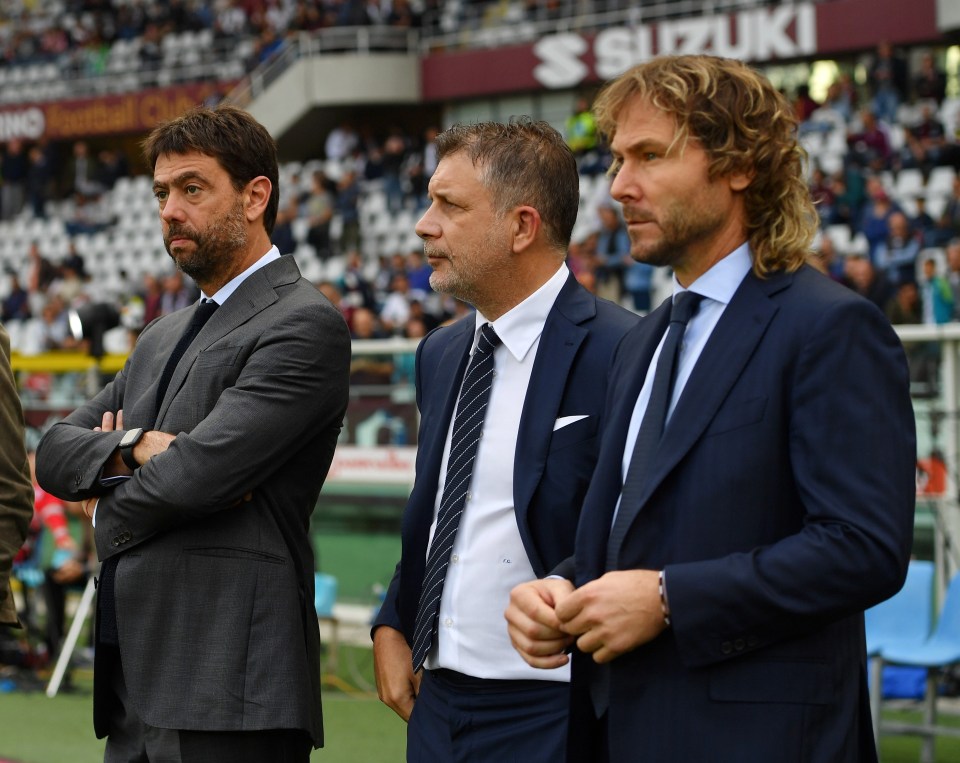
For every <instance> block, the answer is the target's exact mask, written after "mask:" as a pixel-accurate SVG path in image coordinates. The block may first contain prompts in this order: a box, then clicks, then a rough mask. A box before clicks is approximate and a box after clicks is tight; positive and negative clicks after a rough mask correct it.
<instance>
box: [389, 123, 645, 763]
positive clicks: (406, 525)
mask: <svg viewBox="0 0 960 763" xmlns="http://www.w3.org/2000/svg"><path fill="white" fill-rule="evenodd" d="M437 150H438V155H439V165H438V167H437V169H436V172H435V173H434V175H433V177H432V179H431V180H430V186H429V193H430V199H431V204H430V207H429V208H428V209H427V211H426V212H425V213H424V215H423V217H422V218H421V220H420V221H419V222H418V223H417V234H418V235H419V236H420V237H421V238H422V239H423V241H424V251H425V254H426V256H427V259H428V261H429V263H430V266H431V267H432V268H433V273H432V274H431V277H430V285H431V286H432V287H433V288H434V289H435V290H437V291H440V292H445V293H449V294H453V295H454V296H456V297H458V298H460V299H462V300H464V301H466V302H469V303H470V304H472V305H473V306H474V307H475V308H476V314H475V315H471V316H469V317H467V318H464V319H462V320H460V321H458V322H456V323H454V324H453V325H450V326H447V327H442V328H440V329H438V330H436V331H434V332H432V333H431V334H429V335H428V336H427V337H426V338H425V339H424V340H423V341H422V342H421V344H420V347H419V348H418V351H417V358H416V379H417V404H418V406H419V408H420V412H421V424H420V435H419V451H418V453H417V468H416V474H417V476H416V481H415V484H414V487H413V491H412V493H411V495H410V499H409V502H408V504H407V508H406V511H405V513H404V518H403V525H402V540H403V548H402V557H401V560H400V563H399V564H398V566H397V573H396V575H395V576H394V579H393V581H392V583H391V585H390V588H389V591H388V593H387V596H386V600H385V601H384V604H383V607H382V609H381V611H380V614H379V616H378V618H377V620H376V623H375V626H374V636H373V638H374V657H375V663H376V674H377V686H378V690H379V693H380V697H381V699H383V701H384V702H385V703H386V704H387V705H389V706H390V707H391V708H392V709H394V710H395V711H396V712H397V713H398V714H399V715H400V716H401V717H402V718H404V719H405V720H408V721H409V726H408V732H407V759H408V760H411V761H417V760H422V761H430V762H431V763H434V762H436V761H453V760H467V759H469V760H497V759H498V758H500V757H502V756H508V757H509V759H511V760H513V759H518V758H521V757H526V758H528V759H530V760H544V761H546V760H550V761H555V760H562V759H563V755H564V745H565V740H566V734H567V718H568V706H569V669H568V668H563V667H561V668H559V669H558V670H554V671H550V672H544V671H539V670H536V669H533V668H531V667H530V666H528V665H526V664H525V663H524V662H523V660H522V659H521V658H520V657H519V655H518V654H517V653H516V652H515V651H514V650H513V649H511V647H510V640H509V637H508V636H507V629H506V623H505V622H504V620H503V610H504V608H505V607H506V605H507V602H508V600H509V595H510V590H511V588H513V586H514V585H516V584H517V583H519V582H521V581H523V580H526V579H529V578H530V577H534V576H540V575H544V574H546V573H547V571H549V570H550V569H552V568H553V567H554V566H555V565H557V564H558V563H559V562H560V561H562V560H563V559H564V558H566V557H567V556H569V555H570V554H572V553H573V539H574V534H575V531H576V526H577V519H578V516H579V512H580V506H581V504H582V502H583V497H584V495H585V493H586V489H587V485H588V483H589V479H590V475H591V473H592V472H593V467H594V464H595V462H596V455H597V431H598V426H599V423H600V414H601V411H602V406H603V400H604V397H605V393H606V379H607V372H608V370H609V364H610V359H611V358H612V356H613V350H614V348H615V346H616V345H617V343H618V342H619V341H620V339H621V338H622V337H623V336H624V334H626V332H627V331H628V330H629V329H630V328H632V327H633V326H634V325H635V324H636V322H637V317H636V316H634V315H633V314H631V313H629V312H628V311H626V310H623V309H621V308H619V307H616V306H614V305H612V304H610V303H608V302H604V301H603V300H598V299H597V298H596V297H594V296H593V295H592V294H590V293H589V292H587V291H586V289H584V288H583V287H582V286H581V285H580V284H579V283H577V281H576V279H575V278H574V277H573V275H572V274H571V273H570V271H569V270H568V269H567V266H566V265H565V264H564V260H565V257H566V252H567V246H568V244H569V242H570V234H571V231H572V229H573V225H574V222H575V220H576V215H577V208H578V204H579V193H578V177H577V168H576V163H575V161H574V158H573V155H572V154H571V153H570V151H569V149H568V148H567V146H566V145H565V143H564V141H563V138H562V136H561V135H560V134H559V133H558V132H557V131H556V130H554V129H553V128H551V127H550V126H549V125H547V124H546V123H543V122H533V121H530V120H529V119H519V120H515V121H513V122H511V123H510V124H508V125H504V124H496V123H481V124H475V125H469V126H462V125H458V126H455V127H453V128H451V129H449V130H447V131H446V132H444V133H442V134H441V135H440V136H439V137H438V138H437ZM491 331H492V333H491ZM487 337H493V338H492V339H490V340H489V341H488V339H487ZM497 343H499V344H497ZM491 344H492V345H493V347H494V348H495V349H492V350H490V349H489V347H490V346H491ZM489 352H492V374H491V373H487V374H486V375H485V376H483V377H482V378H483V379H492V383H491V384H489V393H488V394H489V400H488V403H487V404H486V406H485V408H484V409H483V410H484V413H482V414H479V415H478V418H479V423H471V424H470V429H471V430H472V431H476V432H477V433H479V434H478V435H477V436H476V437H474V438H472V439H470V440H468V442H475V443H476V451H475V454H474V455H472V456H463V463H466V464H467V467H466V469H465V471H464V472H461V473H459V474H457V476H456V477H455V478H454V477H452V476H451V474H453V472H454V471H455V470H454V469H453V467H451V470H450V471H448V466H450V465H451V464H458V463H460V461H459V460H458V459H459V458H460V456H459V453H460V452H461V448H462V447H463V446H464V442H462V441H461V438H460V437H459V435H458V434H457V432H459V431H461V429H465V428H460V427H455V426H454V422H459V421H460V420H461V409H462V410H463V411H464V413H465V412H466V411H467V410H468V405H471V404H472V401H473V398H468V397H467V396H464V397H463V399H462V401H461V399H460V397H461V394H465V393H466V392H467V391H468V388H470V389H472V382H471V379H472V378H473V376H472V372H473V365H472V364H473V363H475V362H477V363H479V362H481V361H480V357H481V356H487V362H490V361H489ZM468 364H469V365H470V371H469V372H468V371H467V368H468ZM465 375H466V379H467V381H466V382H465V381H464V379H465ZM480 386H483V385H482V384H478V388H479V387H480ZM461 388H463V392H461ZM481 427H482V429H481ZM454 430H455V431H454ZM448 478H449V479H448ZM448 483H449V487H451V489H452V488H453V487H455V486H458V485H459V486H462V487H461V491H460V492H461V495H460V497H461V498H462V499H463V502H464V509H463V511H462V513H459V514H457V513H456V512H452V510H450V512H452V513H454V514H455V515H456V516H457V519H456V521H455V522H454V524H453V529H452V530H450V531H448V530H447V528H448V527H449V525H448V519H449V513H448V507H447V503H446V501H447V494H448V492H449V491H445V488H447V487H448ZM463 493H465V494H463ZM454 497H456V496H454ZM438 517H440V521H439V524H440V526H441V528H443V529H442V530H438V531H437V532H436V533H435V528H436V527H437V525H438ZM451 538H452V539H453V540H452V545H450V546H449V547H447V546H445V545H444V543H448V544H449V542H450V539H451ZM430 554H433V555H434V556H433V558H434V559H436V566H435V565H434V563H433V562H432V561H431V558H430V557H429V555H430ZM425 580H426V581H427V583H426V585H425ZM431 604H432V605H434V610H432V611H430V612H428V611H427V609H428V607H429V606H430V605H431ZM418 621H419V622H420V627H419V628H418ZM434 631H435V632H434ZM421 665H422V666H423V668H424V669H423V670H422V672H421V670H420V668H421Z"/></svg>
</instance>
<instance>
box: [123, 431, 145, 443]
mask: <svg viewBox="0 0 960 763" xmlns="http://www.w3.org/2000/svg"><path fill="white" fill-rule="evenodd" d="M142 434H143V429H131V430H130V431H129V432H127V433H126V434H125V435H124V436H123V438H122V439H121V440H120V447H121V448H123V447H125V446H127V445H132V444H133V443H135V442H136V441H137V440H139V439H140V435H142Z"/></svg>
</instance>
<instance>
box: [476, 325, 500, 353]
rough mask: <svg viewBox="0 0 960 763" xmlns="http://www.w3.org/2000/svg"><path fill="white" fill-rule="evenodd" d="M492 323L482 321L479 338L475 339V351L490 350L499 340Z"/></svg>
mask: <svg viewBox="0 0 960 763" xmlns="http://www.w3.org/2000/svg"><path fill="white" fill-rule="evenodd" d="M501 341H502V340H501V339H500V337H499V336H497V332H496V331H495V330H494V328H493V324H492V323H484V324H483V328H481V329H480V339H479V340H478V341H477V352H483V353H487V352H492V351H493V350H494V349H495V348H496V347H497V346H498V345H499V344H500V342H501Z"/></svg>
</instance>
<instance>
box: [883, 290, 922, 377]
mask: <svg viewBox="0 0 960 763" xmlns="http://www.w3.org/2000/svg"><path fill="white" fill-rule="evenodd" d="M884 312H885V313H886V315H887V318H888V319H889V320H890V323H892V324H893V325H895V326H901V325H917V324H920V323H923V310H922V308H921V306H920V291H919V290H918V289H917V282H916V281H904V282H903V283H902V284H900V285H899V286H898V287H897V290H896V293H895V294H894V296H893V297H891V298H890V299H889V300H888V301H887V306H886V308H885V309H884ZM913 346H914V345H908V346H907V348H905V349H907V355H908V358H909V356H910V355H911V352H910V349H911V348H912V347H913ZM914 360H915V358H910V366H911V368H913V366H914V362H913V361H914Z"/></svg>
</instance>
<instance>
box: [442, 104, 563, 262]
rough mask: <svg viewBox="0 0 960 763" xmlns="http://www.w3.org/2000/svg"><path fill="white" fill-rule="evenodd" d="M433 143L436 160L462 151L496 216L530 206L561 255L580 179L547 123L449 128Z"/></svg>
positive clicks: (522, 121) (560, 139) (521, 121)
mask: <svg viewBox="0 0 960 763" xmlns="http://www.w3.org/2000/svg"><path fill="white" fill-rule="evenodd" d="M436 144H437V159H438V160H440V159H443V158H444V157H445V156H449V155H452V154H457V153H459V152H461V151H464V152H466V154H467V156H469V157H470V161H471V162H473V164H474V165H478V166H479V167H480V182H481V183H483V185H484V187H485V188H487V189H488V190H489V191H490V192H491V194H492V196H493V204H494V207H495V209H496V210H497V212H498V213H500V214H503V213H504V212H506V211H507V210H509V209H513V208H514V207H518V206H521V205H524V204H529V205H530V206H531V207H534V208H535V209H536V210H537V211H538V212H539V213H540V219H541V220H542V221H543V228H544V232H545V233H546V236H547V239H548V241H549V242H550V244H551V245H552V246H553V248H555V249H557V250H558V251H563V252H564V253H566V250H567V247H568V246H569V245H570V236H571V235H572V233H573V226H574V224H575V223H576V222H577V210H578V208H579V206H580V176H579V174H578V173H577V162H576V159H574V157H573V154H572V153H571V151H570V148H569V147H568V146H567V144H566V141H565V140H564V139H563V136H562V135H561V134H560V133H559V132H557V131H556V130H555V129H554V128H553V127H551V126H550V125H549V124H548V123H547V122H543V121H537V120H533V119H530V118H529V117H513V118H511V119H510V122H509V123H506V124H504V123H502V122H477V123H475V124H456V125H453V126H452V127H450V128H449V129H447V130H444V131H443V132H442V133H440V134H439V135H438V136H437V141H436Z"/></svg>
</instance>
